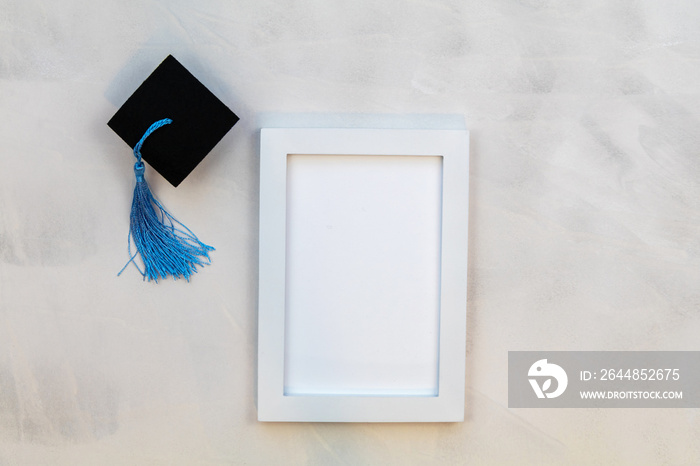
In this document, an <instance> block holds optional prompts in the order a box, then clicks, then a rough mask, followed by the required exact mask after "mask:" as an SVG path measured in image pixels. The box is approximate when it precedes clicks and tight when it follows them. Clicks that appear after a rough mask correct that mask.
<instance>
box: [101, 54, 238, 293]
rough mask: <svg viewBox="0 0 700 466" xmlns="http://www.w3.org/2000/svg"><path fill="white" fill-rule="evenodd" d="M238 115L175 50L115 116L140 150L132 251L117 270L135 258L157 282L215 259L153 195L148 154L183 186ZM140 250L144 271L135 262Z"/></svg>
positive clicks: (116, 126)
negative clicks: (148, 177)
mask: <svg viewBox="0 0 700 466" xmlns="http://www.w3.org/2000/svg"><path fill="white" fill-rule="evenodd" d="M237 121H238V117H237V116H236V114H235V113H233V112H232V111H231V110H230V109H229V108H228V107H226V105H224V104H223V103H222V102H221V101H220V100H219V99H217V98H216V96H215V95H214V94H212V93H211V91H209V90H208V89H207V88H206V87H204V85H203V84H202V83H200V82H199V81H198V80H197V79H196V78H195V77H194V76H193V75H192V74H191V73H190V72H189V71H187V69H185V67H184V66H182V65H181V64H180V62H178V61H177V60H176V59H175V58H174V57H173V56H172V55H169V56H168V57H167V58H166V59H165V60H164V61H163V62H162V63H161V64H160V65H159V66H158V67H157V68H156V69H155V71H153V73H152V74H151V75H150V76H149V77H148V78H147V79H146V80H145V81H144V82H143V84H141V86H139V88H138V89H136V91H135V92H134V93H133V95H132V96H131V97H129V98H128V99H127V101H126V102H125V103H124V105H123V106H122V107H121V108H120V109H119V110H118V111H117V113H116V114H115V115H114V116H113V117H112V119H111V120H109V122H108V123H107V124H108V125H109V127H110V128H112V129H113V130H114V132H115V133H117V134H118V135H119V136H120V137H121V138H122V139H123V140H124V141H125V142H126V143H127V144H129V146H131V147H133V152H134V156H135V157H136V163H135V165H134V173H135V174H136V187H135V188H134V199H133V202H132V205H131V221H130V225H129V240H128V244H129V247H128V248H129V249H128V250H129V255H130V256H131V257H130V259H129V261H128V262H127V263H126V265H125V266H124V268H122V270H121V271H120V272H119V274H121V273H122V272H123V271H124V269H126V267H127V266H128V265H129V264H130V263H133V264H134V265H135V266H136V268H137V269H138V270H139V272H140V273H141V275H143V278H144V280H146V279H148V280H149V281H150V280H155V281H156V282H157V281H158V279H159V278H165V277H167V276H168V275H170V276H172V277H173V278H180V277H184V278H185V279H186V280H188V281H189V277H190V275H191V274H192V273H195V272H196V271H197V266H198V265H199V266H201V265H205V264H208V263H210V259H209V251H212V250H213V249H214V248H213V247H211V246H208V245H206V244H204V243H202V242H201V241H200V240H199V239H198V238H197V237H196V236H195V234H194V233H192V231H191V230H190V229H189V228H187V227H186V226H185V225H183V224H182V223H180V222H179V221H178V220H177V219H175V217H173V216H172V215H170V213H168V212H167V211H166V210H165V208H164V207H163V206H162V205H161V204H160V202H158V200H157V199H156V198H155V197H154V196H153V195H152V194H151V191H150V188H149V187H148V183H147V182H146V179H145V178H144V171H145V168H144V163H143V161H142V159H143V160H145V161H147V162H148V163H149V165H151V166H152V167H153V168H154V169H155V170H156V171H157V172H158V173H160V174H161V175H162V176H163V177H164V178H165V179H166V180H168V181H169V182H170V183H171V184H172V185H173V186H178V185H179V184H180V183H181V182H182V180H184V179H185V178H186V177H187V175H189V174H190V172H192V170H194V168H195V167H196V166H197V164H198V163H199V162H201V161H202V160H203V159H204V157H206V155H207V154H208V153H209V152H210V151H211V150H212V149H213V148H214V146H215V145H216V144H217V143H218V142H219V141H220V140H221V138H223V137H224V135H225V134H226V133H227V132H228V131H229V130H230V129H231V128H232V127H233V125H234V124H236V122H237ZM147 138H148V142H146V139H147ZM144 145H145V146H144ZM142 151H143V154H142ZM132 243H133V244H134V246H135V248H136V252H135V253H133V254H132V252H131V245H132ZM137 256H140V257H141V260H142V262H143V270H142V269H141V268H140V267H139V266H138V264H137V263H136V262H135V259H136V257H137ZM119 274H118V275H119Z"/></svg>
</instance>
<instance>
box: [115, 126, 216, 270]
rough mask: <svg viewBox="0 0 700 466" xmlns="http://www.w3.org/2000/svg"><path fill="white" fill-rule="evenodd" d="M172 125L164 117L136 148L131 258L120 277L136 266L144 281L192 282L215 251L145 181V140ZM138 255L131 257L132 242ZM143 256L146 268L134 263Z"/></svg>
mask: <svg viewBox="0 0 700 466" xmlns="http://www.w3.org/2000/svg"><path fill="white" fill-rule="evenodd" d="M170 123H172V120H171V119H169V118H165V119H163V120H159V121H157V122H155V123H153V124H152V125H151V127H150V128H148V130H147V131H146V133H145V134H144V135H143V137H142V138H141V140H140V141H139V142H138V144H136V146H134V156H135V157H136V164H135V165H134V173H135V174H136V187H135V188H134V200H133V202H132V203H131V222H130V226H129V248H128V249H129V256H131V258H130V259H129V261H128V262H127V263H126V265H125V266H124V267H123V268H122V269H121V270H120V271H119V273H118V274H117V275H121V273H122V272H123V271H124V270H125V269H126V267H127V266H128V265H129V264H131V263H133V264H134V266H135V267H136V268H137V269H138V271H139V272H140V273H141V275H143V279H144V280H146V279H148V280H149V281H150V280H155V281H156V282H158V279H159V278H166V277H167V276H168V275H171V276H172V277H173V279H176V278H180V277H184V278H185V279H186V280H187V281H190V275H192V274H193V273H196V272H197V266H198V265H199V266H204V265H207V264H210V263H211V260H210V258H209V251H213V250H214V248H213V247H211V246H208V245H206V244H204V243H202V242H201V241H200V240H199V239H197V236H195V234H194V233H192V231H191V230H190V229H189V228H187V227H186V226H185V225H183V224H182V223H180V222H179V221H177V219H175V217H173V216H172V215H170V214H169V213H168V212H167V211H166V210H165V208H164V207H163V206H162V205H161V204H160V202H158V200H157V199H156V198H155V197H153V194H151V190H150V189H149V187H148V183H147V182H146V179H145V178H144V176H143V174H144V170H145V167H144V165H143V162H142V161H141V146H143V143H144V141H145V140H146V138H147V137H148V136H149V135H150V134H151V133H153V132H154V131H155V130H157V129H158V128H160V127H162V126H165V125H168V124H170ZM132 241H133V243H134V246H135V247H136V252H135V253H134V254H133V255H132V254H131V243H132ZM139 255H140V256H141V260H142V261H143V266H144V269H143V270H141V268H140V267H139V266H138V264H137V263H136V262H135V259H136V256H139Z"/></svg>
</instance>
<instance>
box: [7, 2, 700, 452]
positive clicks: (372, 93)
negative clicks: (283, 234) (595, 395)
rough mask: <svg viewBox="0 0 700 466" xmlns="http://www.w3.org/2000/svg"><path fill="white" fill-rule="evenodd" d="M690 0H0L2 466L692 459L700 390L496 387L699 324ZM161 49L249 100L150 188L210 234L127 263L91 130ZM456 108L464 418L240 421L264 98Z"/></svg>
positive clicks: (249, 401) (238, 99) (245, 398)
mask: <svg viewBox="0 0 700 466" xmlns="http://www.w3.org/2000/svg"><path fill="white" fill-rule="evenodd" d="M698 24H700V4H699V3H698V2H696V1H694V0H685V1H683V0H679V1H669V2H660V1H656V0H646V1H644V0H620V1H615V2H610V1H607V0H591V1H587V2H579V1H566V0H560V1H556V0H520V1H506V0H473V1H463V0H459V1H456V0H455V1H430V0H415V1H395V0H383V1H372V0H357V1H352V2H349V1H340V0H325V1H320V0H300V1H295V2H286V1H279V0H274V1H273V0H248V1H221V0H202V1H198V2H185V1H172V2H164V1H153V0H146V1H111V2H107V1H106V2H90V1H87V0H63V1H56V2H48V1H38V0H0V464H8V465H14V464H31V465H40V464H50V465H83V464H85V465H91V464H178V465H179V464H183V465H193V464H251V465H252V464H261V465H271V464H311V465H327V464H349V465H357V464H462V463H464V462H467V461H472V462H478V463H482V464H505V463H514V464H528V463H529V464H532V463H544V464H547V463H551V464H563V463H567V462H569V463H583V462H585V463H594V462H601V463H622V464H625V463H626V464H645V463H646V464H658V463H662V462H667V463H671V464H692V463H698V462H700V442H698V441H697V439H698V438H700V418H698V411H697V410H691V409H682V410H659V409H654V410H644V409H638V410H604V409H603V410H566V409H560V410H559V409H546V410H545V409H542V410H536V409H535V410H514V409H508V408H507V372H506V370H507V351H508V350H670V349H673V350H691V349H697V348H698V335H700V312H699V310H698V307H699V305H700V235H699V234H698V233H699V230H700V195H699V194H700V158H698V153H699V152H700V124H699V123H700V121H699V118H698V117H699V115H698V104H700V95H699V94H698V90H699V89H700V81H699V79H698V78H700V74H699V72H700V41H699V39H700V28H699V27H698ZM168 53H173V54H174V55H175V56H176V57H178V59H179V60H180V61H181V62H182V63H183V64H184V65H185V66H187V67H188V68H189V69H190V70H191V71H192V72H193V73H194V74H195V75H196V76H198V77H199V78H200V79H201V80H202V81H203V82H205V84H206V85H207V86H208V87H210V88H211V89H212V90H213V91H214V92H215V93H216V94H217V95H218V96H219V97H221V98H222V99H223V100H224V101H226V102H227V103H228V104H230V106H231V107H232V108H233V109H234V111H236V113H238V114H239V116H241V118H242V121H241V122H240V123H239V124H237V125H236V126H235V128H234V129H233V130H232V131H231V132H230V133H229V134H228V135H227V136H226V137H225V138H224V140H222V142H221V143H220V144H219V145H218V146H217V147H216V149H215V151H214V152H213V153H212V154H210V155H209V156H208V157H207V158H206V159H205V161H204V162H203V163H202V164H201V165H200V166H199V167H198V168H197V169H196V170H195V172H194V173H193V174H192V175H191V176H190V177H189V178H187V179H186V180H185V182H183V184H182V185H181V186H180V187H179V188H177V189H174V188H172V187H171V186H170V185H169V184H168V183H167V182H165V181H164V180H162V179H160V178H159V177H158V176H157V175H156V174H155V173H154V172H153V171H151V170H150V169H149V171H147V177H148V178H149V180H150V182H151V186H152V188H153V190H154V191H155V192H156V194H157V195H158V197H159V198H160V200H161V201H162V202H163V204H164V205H166V206H167V207H169V209H170V210H171V211H172V213H173V214H175V215H176V216H177V217H178V218H180V219H181V220H183V222H185V223H186V224H187V225H188V226H189V227H191V228H192V229H193V230H194V231H195V232H196V233H197V234H198V235H199V236H200V238H201V239H203V240H204V241H206V242H209V243H210V244H213V245H214V246H216V247H217V251H216V252H215V253H214V254H213V261H214V264H213V265H212V266H211V267H208V268H206V269H203V270H202V271H201V272H200V273H199V274H197V275H196V276H195V278H194V280H193V281H192V283H190V284H187V283H185V282H171V281H166V282H163V283H161V284H158V285H154V284H149V283H142V282H141V281H140V276H138V275H137V273H136V272H135V271H134V270H128V272H127V273H126V274H125V275H123V276H122V277H119V278H117V277H116V272H117V271H118V270H119V269H120V268H121V267H122V265H123V264H124V262H125V261H126V259H127V255H126V254H127V253H126V237H127V228H128V212H129V205H130V202H131V192H132V187H133V172H132V163H133V162H132V156H131V154H130V152H129V150H128V148H127V147H126V146H125V144H124V143H123V142H122V141H121V140H120V139H119V138H118V137H116V136H115V135H114V134H113V133H112V132H111V130H109V128H108V127H107V125H106V122H107V120H108V119H109V118H110V117H111V116H112V114H113V113H114V112H115V111H116V109H117V107H118V106H119V105H120V104H121V103H122V102H123V101H124V99H126V97H128V95H130V94H131V92H132V91H133V90H134V88H135V87H136V86H137V85H138V84H140V82H141V81H142V80H143V78H144V77H145V76H146V75H148V74H149V73H150V71H151V70H152V69H153V68H154V67H155V66H156V65H157V64H158V63H159V62H160V61H161V60H162V59H163V58H164V57H165V55H167V54H168ZM276 112H294V113H306V114H319V113H320V114H330V113H333V114H338V113H348V114H372V113H390V114H399V115H402V114H458V115H463V116H464V118H465V120H466V126H467V127H468V129H469V130H471V137H472V142H471V149H472V173H471V217H470V220H471V223H470V264H469V277H470V282H469V285H470V291H469V306H468V321H469V328H468V348H467V351H468V352H467V360H468V365H467V373H468V375H467V386H468V394H467V400H466V402H467V413H466V414H467V421H466V422H465V423H463V424H444V425H367V424H363V425H343V424H337V425H319V424H278V425H275V424H259V423H257V422H256V421H255V418H256V412H255V404H254V397H253V394H254V389H255V375H256V371H255V360H256V357H255V352H256V304H255V302H256V297H257V296H256V293H257V282H256V280H257V278H256V276H257V265H256V261H257V208H258V181H257V176H258V150H257V144H258V136H257V135H258V129H259V126H260V124H261V123H260V122H261V121H262V120H263V117H264V115H266V114H270V113H276Z"/></svg>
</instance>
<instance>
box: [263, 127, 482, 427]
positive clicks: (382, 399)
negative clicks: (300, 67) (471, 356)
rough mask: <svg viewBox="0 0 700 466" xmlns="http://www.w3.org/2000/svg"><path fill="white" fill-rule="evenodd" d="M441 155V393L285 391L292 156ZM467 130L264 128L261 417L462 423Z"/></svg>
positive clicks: (465, 286) (270, 418) (304, 419)
mask: <svg viewBox="0 0 700 466" xmlns="http://www.w3.org/2000/svg"><path fill="white" fill-rule="evenodd" d="M289 154H318V155H335V154H344V155H402V156H441V157H442V158H443V165H442V166H443V177H442V181H443V186H442V188H443V189H442V196H443V197H442V243H441V251H442V258H441V293H440V327H439V328H440V337H439V338H440V342H439V362H438V364H439V365H438V374H439V375H438V395H437V396H400V395H391V396H366V395H365V396H348V395H319V396H313V395H304V396H300V395H291V396H285V395H284V351H285V345H284V335H285V280H286V277H285V257H286V196H287V156H288V155H289ZM468 207H469V133H468V132H467V131H465V130H400V129H317V128H264V129H262V130H261V142H260V244H259V248H260V257H259V260H260V263H259V267H260V268H259V274H260V275H259V278H260V280H259V296H258V400H257V401H258V420H259V421H315V422H459V421H463V420H464V387H465V352H466V306H467V244H468V233H467V232H468Z"/></svg>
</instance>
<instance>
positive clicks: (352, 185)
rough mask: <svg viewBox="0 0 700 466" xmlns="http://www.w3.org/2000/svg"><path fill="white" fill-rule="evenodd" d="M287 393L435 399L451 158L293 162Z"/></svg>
mask: <svg viewBox="0 0 700 466" xmlns="http://www.w3.org/2000/svg"><path fill="white" fill-rule="evenodd" d="M286 210H287V220H286V228H287V233H286V235H287V236H286V274H285V275H286V298H285V299H286V306H285V307H286V309H285V348H284V351H285V355H284V366H285V367H284V393H285V395H287V396H289V395H387V396H391V395H403V396H407V395H409V396H410V395H415V396H436V395H437V394H438V361H439V357H438V354H439V323H440V314H439V313H440V266H441V261H440V257H441V249H440V248H441V224H442V218H441V214H442V157H439V156H426V157H411V156H398V155H397V156H393V155H289V156H288V157H287V203H286Z"/></svg>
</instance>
